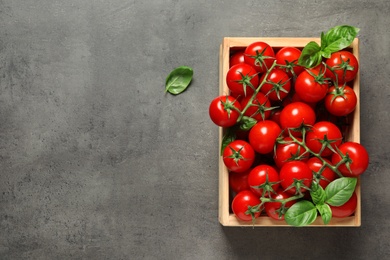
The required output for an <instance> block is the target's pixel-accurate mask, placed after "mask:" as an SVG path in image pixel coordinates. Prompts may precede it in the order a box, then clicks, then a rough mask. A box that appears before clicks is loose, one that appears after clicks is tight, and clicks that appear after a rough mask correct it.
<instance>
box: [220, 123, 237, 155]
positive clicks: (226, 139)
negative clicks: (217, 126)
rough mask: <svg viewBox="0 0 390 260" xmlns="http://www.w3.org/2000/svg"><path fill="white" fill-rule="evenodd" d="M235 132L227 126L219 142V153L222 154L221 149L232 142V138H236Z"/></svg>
mask: <svg viewBox="0 0 390 260" xmlns="http://www.w3.org/2000/svg"><path fill="white" fill-rule="evenodd" d="M236 138H237V137H236V133H235V131H234V129H232V128H228V129H227V130H226V133H225V134H224V136H223V137H222V143H221V155H222V154H223V150H225V148H226V146H228V144H230V143H231V142H233V141H234V140H236Z"/></svg>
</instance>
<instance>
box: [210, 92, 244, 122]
mask: <svg viewBox="0 0 390 260" xmlns="http://www.w3.org/2000/svg"><path fill="white" fill-rule="evenodd" d="M233 107H235V109H237V110H241V105H240V103H239V102H238V101H237V100H236V99H234V97H231V96H219V97H216V98H215V99H214V100H213V101H211V103H210V107H209V115H210V118H211V120H212V121H213V122H214V124H216V125H218V126H221V127H231V126H233V125H235V124H236V122H237V119H238V117H239V116H240V113H239V112H238V111H237V110H235V109H233Z"/></svg>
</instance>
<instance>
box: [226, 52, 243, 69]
mask: <svg viewBox="0 0 390 260" xmlns="http://www.w3.org/2000/svg"><path fill="white" fill-rule="evenodd" d="M240 63H245V59H244V51H237V52H235V53H234V54H233V55H232V56H230V59H229V68H231V67H233V66H234V65H236V64H240Z"/></svg>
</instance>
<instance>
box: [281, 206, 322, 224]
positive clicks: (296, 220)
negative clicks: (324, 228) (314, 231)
mask: <svg viewBox="0 0 390 260" xmlns="http://www.w3.org/2000/svg"><path fill="white" fill-rule="evenodd" d="M316 218H317V209H316V207H315V206H314V204H313V203H311V202H310V201H307V200H301V201H298V202H297V203H295V204H294V205H292V206H291V207H290V208H289V209H288V210H287V212H286V214H285V215H284V219H285V220H286V222H287V224H289V225H291V226H296V227H301V226H306V225H310V224H311V223H313V222H314V220H316Z"/></svg>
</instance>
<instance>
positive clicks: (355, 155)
mask: <svg viewBox="0 0 390 260" xmlns="http://www.w3.org/2000/svg"><path fill="white" fill-rule="evenodd" d="M339 151H340V152H341V153H342V154H343V155H347V156H348V157H349V160H348V161H347V162H346V163H342V164H341V165H340V166H339V167H338V170H339V171H340V172H341V173H342V174H343V175H344V176H346V177H357V176H359V175H360V174H362V173H364V172H365V171H366V169H367V167H368V164H369V156H368V153H367V150H366V148H364V146H363V145H361V144H359V143H356V142H345V143H343V144H341V145H340V146H339ZM341 160H342V157H341V155H340V154H339V153H334V154H333V155H332V163H333V164H334V165H337V164H338V163H339V162H340V161H341ZM347 166H349V169H350V170H349V169H348V167H347Z"/></svg>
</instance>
